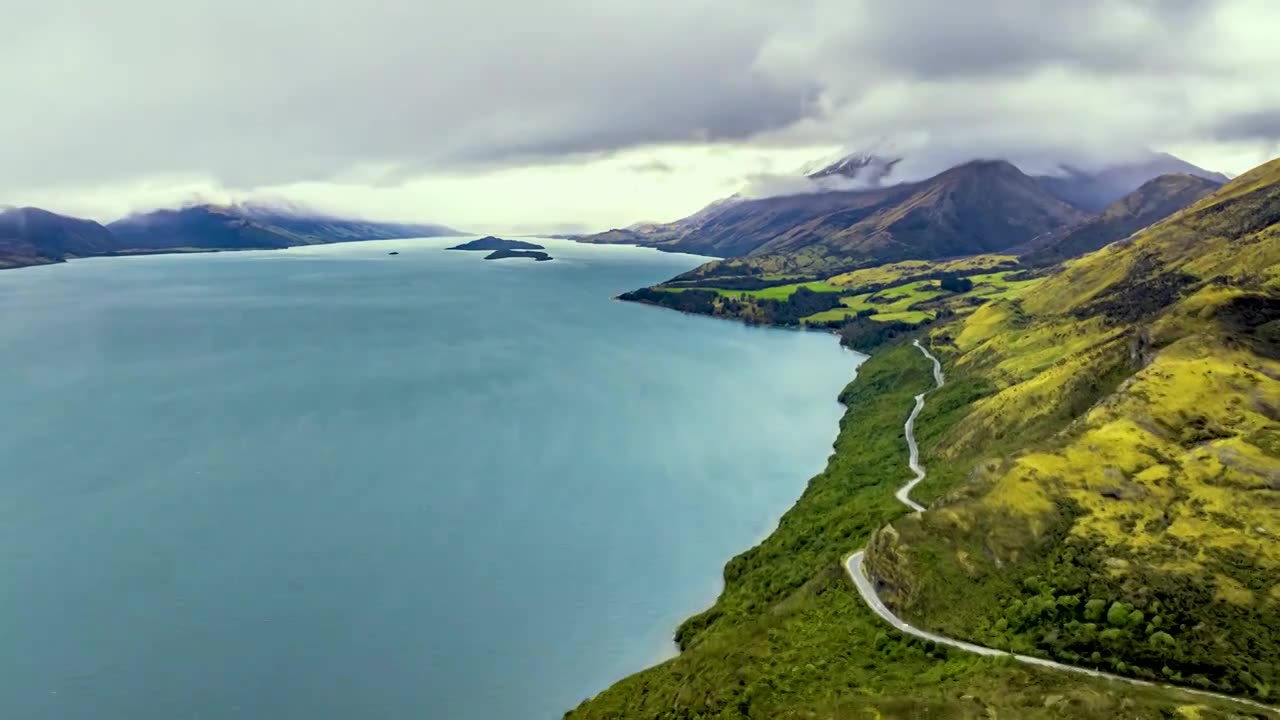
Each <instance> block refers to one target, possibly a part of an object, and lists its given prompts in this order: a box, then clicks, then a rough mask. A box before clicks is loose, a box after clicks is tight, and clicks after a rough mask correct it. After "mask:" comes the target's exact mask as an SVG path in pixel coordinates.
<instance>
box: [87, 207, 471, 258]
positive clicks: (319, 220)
mask: <svg viewBox="0 0 1280 720" xmlns="http://www.w3.org/2000/svg"><path fill="white" fill-rule="evenodd" d="M107 227H108V228H109V229H110V230H111V232H112V233H113V234H114V235H115V236H116V239H117V243H118V244H119V246H120V247H121V248H122V249H124V250H130V251H147V250H163V249H178V248H200V249H248V248H265V249H270V248H285V247H290V246H294V245H316V244H322V243H331V242H344V241H354V240H388V239H393V238H408V237H432V236H439V235H453V234H458V233H457V231H456V230H453V229H451V228H447V227H445V226H443V225H412V224H400V223H375V222H369V221H366V220H354V219H348V218H338V217H332V216H328V215H323V214H305V213H304V212H300V211H298V210H296V209H284V210H278V209H273V208H271V207H268V206H255V205H230V206H219V205H193V206H190V207H185V208H181V209H178V210H156V211H153V212H149V213H144V214H141V215H131V216H129V217H127V218H124V219H123V220H117V221H116V222H113V223H111V224H110V225H108V226H107Z"/></svg>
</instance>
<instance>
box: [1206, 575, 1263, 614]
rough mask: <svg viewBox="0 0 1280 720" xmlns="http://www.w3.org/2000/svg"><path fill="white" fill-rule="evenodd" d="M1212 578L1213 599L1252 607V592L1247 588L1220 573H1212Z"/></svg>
mask: <svg viewBox="0 0 1280 720" xmlns="http://www.w3.org/2000/svg"><path fill="white" fill-rule="evenodd" d="M1213 580H1214V586H1215V587H1214V593H1213V598H1214V599H1215V600H1220V601H1222V602H1227V603H1231V604H1232V605H1239V606H1241V607H1253V603H1254V597H1253V593H1251V592H1249V588H1247V587H1245V586H1244V585H1241V584H1240V583H1238V582H1236V581H1235V580H1232V579H1231V578H1229V577H1227V576H1226V575H1222V574H1217V575H1214V576H1213Z"/></svg>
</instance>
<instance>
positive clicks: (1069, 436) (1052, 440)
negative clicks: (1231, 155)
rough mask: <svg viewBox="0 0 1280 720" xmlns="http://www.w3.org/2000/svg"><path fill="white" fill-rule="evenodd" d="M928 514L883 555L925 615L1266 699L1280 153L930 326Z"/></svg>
mask: <svg viewBox="0 0 1280 720" xmlns="http://www.w3.org/2000/svg"><path fill="white" fill-rule="evenodd" d="M930 339H931V341H932V346H933V348H934V350H935V352H938V353H940V354H942V355H943V357H944V362H946V364H947V365H948V369H949V373H950V377H952V378H954V382H953V384H952V386H951V387H948V388H946V389H944V390H943V391H942V392H940V393H939V397H938V398H937V399H936V404H935V407H941V406H943V405H945V404H947V403H948V402H962V403H963V405H964V408H965V409H964V412H963V417H962V418H960V419H959V420H958V421H957V420H956V419H955V418H953V417H951V416H948V415H940V414H936V413H934V412H931V411H930V410H929V409H926V412H925V413H924V415H923V416H922V417H921V419H920V428H921V432H922V433H923V434H924V435H925V436H926V438H927V439H926V441H925V443H924V452H925V460H926V464H928V465H930V466H931V467H933V468H935V471H934V472H933V473H931V476H930V478H929V479H928V480H927V481H926V483H925V485H924V486H922V487H921V490H920V494H921V495H923V496H926V497H927V496H932V497H934V498H938V501H937V502H936V503H935V504H934V506H933V509H932V510H931V511H930V512H928V513H926V514H924V515H923V516H920V517H913V518H904V519H902V520H900V521H898V522H896V523H894V524H893V526H892V527H891V528H889V529H886V530H884V531H882V532H881V533H879V534H878V535H877V537H876V539H875V541H874V543H873V546H872V551H871V552H869V553H868V558H869V566H870V567H871V568H872V570H873V571H874V572H875V573H876V575H877V576H878V577H879V578H880V579H881V580H882V581H883V583H884V591H885V592H884V595H885V597H886V598H887V599H889V600H891V601H892V602H893V604H894V605H895V606H896V607H898V608H899V610H900V611H901V612H903V613H904V614H905V615H906V616H907V617H908V618H910V619H911V620H912V621H914V622H918V623H919V624H921V625H923V626H925V627H929V628H932V629H935V630H938V631H940V632H944V633H948V634H952V635H955V636H958V637H964V638H968V639H972V640H974V641H977V642H981V643H984V644H988V645H992V646H995V647H1002V648H1010V649H1014V650H1017V651H1020V652H1027V653H1033V654H1041V655H1043V656H1045V657H1052V658H1055V659H1058V660H1062V661H1065V662H1070V663H1075V664H1086V665H1095V666H1097V667H1100V668H1103V669H1106V670H1110V671H1114V672H1120V673H1127V674H1131V675H1133V676H1136V677H1141V678H1146V679H1152V680H1162V681H1172V682H1177V683H1185V684H1188V685H1191V686H1196V687H1203V688H1209V689H1215V690H1218V691H1222V692H1228V693H1236V694H1243V695H1252V696H1255V697H1257V698H1261V699H1265V700H1268V701H1270V702H1275V700H1276V698H1277V693H1278V692H1280V161H1275V162H1272V163H1269V164H1267V165H1264V166H1262V167H1260V168H1258V169H1256V170H1254V171H1252V172H1250V173H1248V174H1246V175H1244V176H1242V177H1240V178H1238V179H1236V180H1235V181H1233V182H1231V183H1229V184H1228V185H1226V186H1225V187H1224V188H1223V189H1222V190H1220V191H1219V192H1217V193H1215V194H1213V195H1211V196H1209V197H1207V198H1205V199H1203V200H1201V201H1200V202H1198V203H1196V204H1195V205H1193V206H1191V207H1189V208H1187V209H1186V210H1184V211H1182V212H1180V213H1178V214H1176V215H1174V216H1172V217H1171V218H1169V219H1168V220H1166V221H1164V222H1161V223H1158V224H1156V225H1154V226H1152V227H1150V228H1148V229H1146V230H1144V231H1142V232H1140V233H1138V234H1137V235H1135V236H1134V237H1132V238H1130V239H1129V240H1127V241H1125V242H1121V243H1116V244H1113V245H1111V246H1109V247H1107V248H1105V249H1103V250H1101V251H1098V252H1096V253H1093V254H1091V255H1087V256H1085V257H1082V258H1080V259H1078V260H1076V261H1073V262H1071V263H1069V264H1068V265H1067V267H1066V268H1064V269H1063V270H1062V271H1061V272H1060V273H1057V274H1055V275H1052V276H1050V277H1048V278H1046V279H1045V280H1044V281H1043V282H1041V283H1040V284H1039V285H1038V286H1037V287H1036V288H1035V291H1034V292H1032V293H1027V294H1025V295H1023V296H1021V297H1019V298H1016V299H1003V300H998V301H995V302H991V303H988V304H986V305H984V306H982V307H980V308H979V309H978V310H976V311H975V312H973V313H972V314H971V315H968V316H965V317H962V318H959V319H957V320H956V321H954V322H952V323H949V324H947V325H943V326H941V327H937V328H935V329H934V330H932V332H931V333H930Z"/></svg>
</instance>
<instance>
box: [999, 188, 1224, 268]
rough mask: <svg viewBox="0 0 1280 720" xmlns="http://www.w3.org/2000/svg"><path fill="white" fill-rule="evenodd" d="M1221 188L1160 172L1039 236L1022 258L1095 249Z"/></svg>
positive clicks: (1050, 259)
mask: <svg viewBox="0 0 1280 720" xmlns="http://www.w3.org/2000/svg"><path fill="white" fill-rule="evenodd" d="M1220 187H1222V183H1221V182H1218V181H1216V180H1212V179H1208V178H1203V177H1199V176H1196V175H1183V174H1179V175H1161V176H1160V177H1157V178H1155V179H1154V180H1149V181H1147V182H1146V184H1144V185H1143V186H1142V187H1140V188H1138V189H1137V190H1134V191H1133V192H1131V193H1129V194H1128V195H1126V196H1124V197H1123V198H1120V199H1119V200H1117V201H1115V202H1114V203H1112V204H1111V205H1109V206H1107V208H1106V209H1105V210H1103V211H1102V213H1101V214H1099V215H1098V216H1096V217H1094V218H1092V219H1090V220H1088V221H1086V222H1084V223H1081V224H1080V225H1076V226H1074V227H1070V228H1064V229H1062V230H1059V231H1056V232H1053V233H1049V234H1048V235H1044V236H1041V237H1039V238H1036V239H1035V240H1033V241H1032V242H1031V243H1029V244H1028V246H1027V248H1026V250H1025V251H1024V252H1022V253H1021V255H1022V261H1023V262H1024V263H1027V264H1031V265H1047V264H1051V263H1055V262H1059V261H1061V260H1065V259H1067V258H1072V257H1076V256H1079V255H1083V254H1085V253H1088V252H1092V251H1094V250H1097V249H1098V248H1101V247H1103V246H1105V245H1108V244H1110V243H1113V242H1115V241H1117V240H1123V239H1124V238H1126V237H1129V236H1130V235H1132V234H1133V233H1135V232H1137V231H1138V230H1141V229H1142V228H1144V227H1146V226H1148V225H1151V224H1153V223H1156V222H1159V221H1161V220H1163V219H1165V218H1166V217H1169V216H1170V215H1172V214H1174V213H1176V212H1178V211H1179V210H1181V209H1183V208H1185V207H1187V206H1189V205H1191V204H1192V203H1194V202H1196V201H1197V200H1199V199H1200V198H1203V197H1204V196H1206V195H1209V194H1211V193H1213V192H1215V191H1216V190H1217V189H1218V188H1220Z"/></svg>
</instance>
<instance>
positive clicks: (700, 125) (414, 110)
mask: <svg viewBox="0 0 1280 720" xmlns="http://www.w3.org/2000/svg"><path fill="white" fill-rule="evenodd" d="M0 18H3V22H4V24H5V26H6V29H8V32H6V33H5V42H4V43H0V100H2V101H3V106H2V107H3V108H4V111H3V112H0V168H3V172H0V203H11V204H35V205H41V206H44V207H49V208H51V209H55V210H59V211H63V212H72V213H78V214H84V215H90V216H93V217H97V218H99V219H104V220H107V219H113V218H114V217H116V216H119V215H121V214H124V213H126V212H128V211H130V210H134V209H143V208H148V207H155V206H157V205H163V204H174V203H181V202H185V201H190V200H193V199H196V198H203V199H208V200H223V199H228V198H242V197H247V196H258V197H270V198H282V199H289V200H292V201H300V202H305V203H310V204H314V205H317V206H319V207H322V208H325V209H330V210H336V211H343V212H351V213H357V214H362V215H366V216H372V217H377V218H385V219H404V220H411V219H416V220H426V221H439V222H445V223H449V224H452V225H455V226H459V227H464V228H467V229H474V230H476V231H498V230H505V231H512V230H526V231H536V230H548V229H570V228H576V227H581V228H604V227H611V226H619V225H625V224H629V223H631V222H634V221H637V220H668V219H674V218H676V217H680V216H682V215H685V214H688V213H689V212H691V211H693V210H696V209H697V208H699V207H701V206H702V205H704V204H706V203H707V202H709V201H711V200H714V199H716V198H718V197H722V196H724V195H727V194H730V193H732V192H734V191H736V190H737V189H739V188H741V187H742V186H743V185H744V183H746V182H749V181H751V179H752V178H757V177H760V176H766V177H767V176H771V175H775V174H779V173H787V172H791V171H793V170H794V169H795V168H797V167H799V166H800V165H802V164H803V163H805V162H806V161H808V160H811V159H813V158H814V157H818V156H823V155H828V154H831V153H833V152H837V151H839V150H840V149H841V148H845V147H847V148H854V149H857V148H866V147H877V148H888V149H890V150H892V151H894V152H896V153H899V154H903V155H906V156H907V157H908V158H909V160H910V161H911V165H909V166H908V165H907V164H906V163H904V167H906V168H907V169H908V170H912V169H914V171H915V172H925V171H926V170H927V169H932V168H935V167H938V168H940V167H941V166H944V165H946V164H948V163H952V162H956V161H959V160H963V159H967V158H971V157H977V156H986V157H994V156H1002V157H1011V158H1015V159H1021V161H1023V162H1027V163H1031V162H1037V161H1044V160H1045V159H1046V158H1061V159H1067V160H1070V161H1073V162H1078V163H1087V162H1104V161H1106V160H1108V159H1112V158H1118V157H1121V156H1125V155H1130V154H1132V153H1134V152H1137V151H1139V150H1140V149H1142V148H1147V147H1149V148H1154V149H1158V150H1166V151H1170V152H1173V153H1175V154H1177V155H1179V156H1181V157H1183V158H1185V159H1187V160H1190V161H1192V162H1195V163H1197V164H1199V165H1201V166H1204V167H1207V168H1210V169H1213V170H1222V171H1225V172H1229V173H1238V172H1241V171H1244V170H1246V169H1248V168H1249V167H1251V166H1253V165H1255V164H1257V163H1258V162H1261V161H1263V160H1265V159H1268V158H1270V157H1272V156H1275V155H1277V154H1280V82H1277V81H1276V78H1275V68H1277V67H1280V43H1277V42H1275V29H1276V28H1277V27H1280V2H1275V0H1220V1H1214V0H1075V1H1074V2H1069V3H1068V2H1061V1H1060V0H1055V1H1052V2H1048V1H1046V2H1040V1H1038V0H982V1H981V2H963V1H960V0H951V1H944V0H895V2H892V3H889V2H880V1H879V0H861V1H859V0H787V1H786V2H782V1H781V0H609V1H608V2H600V1H599V0H537V2H527V1H525V0H426V1H424V0H362V1H361V2H351V1H347V0H333V1H331V2H317V1H316V0H306V1H305V2H304V1H302V0H165V1H164V2H161V1H160V0H113V2H98V1H97V0H42V2H23V1H22V0H0Z"/></svg>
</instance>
